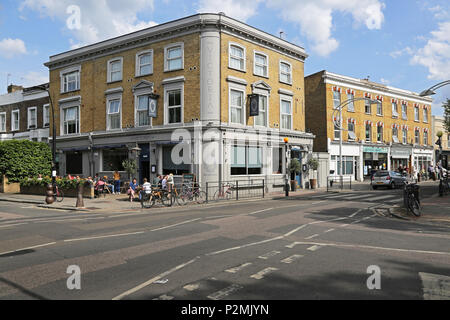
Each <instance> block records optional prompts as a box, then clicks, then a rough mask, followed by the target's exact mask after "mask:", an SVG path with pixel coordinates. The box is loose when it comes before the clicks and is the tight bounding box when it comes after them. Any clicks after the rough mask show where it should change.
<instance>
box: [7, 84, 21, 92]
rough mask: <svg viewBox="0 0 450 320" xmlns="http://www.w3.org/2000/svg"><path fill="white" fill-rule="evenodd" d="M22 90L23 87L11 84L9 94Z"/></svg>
mask: <svg viewBox="0 0 450 320" xmlns="http://www.w3.org/2000/svg"><path fill="white" fill-rule="evenodd" d="M20 90H23V87H22V86H16V85H14V84H10V85H9V86H8V93H13V92H16V91H20Z"/></svg>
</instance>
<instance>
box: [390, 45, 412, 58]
mask: <svg viewBox="0 0 450 320" xmlns="http://www.w3.org/2000/svg"><path fill="white" fill-rule="evenodd" d="M405 54H408V55H412V54H413V50H412V49H411V48H410V47H406V48H403V49H401V50H396V51H393V52H391V53H389V55H390V56H391V57H392V58H394V59H397V58H398V57H401V56H403V55H405Z"/></svg>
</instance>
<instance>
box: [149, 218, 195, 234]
mask: <svg viewBox="0 0 450 320" xmlns="http://www.w3.org/2000/svg"><path fill="white" fill-rule="evenodd" d="M198 220H201V218H198V219H192V220H187V221H183V222H180V223H176V224H172V225H170V226H165V227H161V228H157V229H153V230H150V231H151V232H153V231H160V230H164V229H168V228H172V227H176V226H180V225H182V224H186V223H190V222H194V221H198Z"/></svg>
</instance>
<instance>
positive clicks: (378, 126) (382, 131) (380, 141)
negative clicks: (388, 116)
mask: <svg viewBox="0 0 450 320" xmlns="http://www.w3.org/2000/svg"><path fill="white" fill-rule="evenodd" d="M378 128H381V140H380V139H379V137H378ZM397 138H398V137H397ZM383 142H384V126H383V125H381V124H377V143H383Z"/></svg>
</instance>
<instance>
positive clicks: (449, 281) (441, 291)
mask: <svg viewBox="0 0 450 320" xmlns="http://www.w3.org/2000/svg"><path fill="white" fill-rule="evenodd" d="M419 276H420V278H421V279H422V286H423V298H424V300H450V277H448V276H444V275H440V274H432V273H425V272H419Z"/></svg>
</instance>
